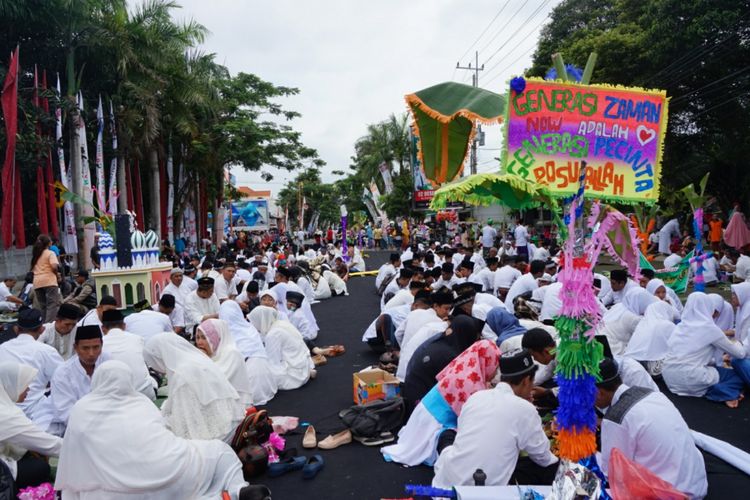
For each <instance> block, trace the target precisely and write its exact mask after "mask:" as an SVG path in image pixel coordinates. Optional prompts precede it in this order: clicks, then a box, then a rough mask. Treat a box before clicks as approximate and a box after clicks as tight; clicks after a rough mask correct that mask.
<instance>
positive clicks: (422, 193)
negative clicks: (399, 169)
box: [409, 133, 435, 209]
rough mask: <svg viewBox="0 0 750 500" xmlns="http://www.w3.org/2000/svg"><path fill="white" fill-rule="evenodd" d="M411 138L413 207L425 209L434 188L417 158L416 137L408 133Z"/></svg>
mask: <svg viewBox="0 0 750 500" xmlns="http://www.w3.org/2000/svg"><path fill="white" fill-rule="evenodd" d="M409 136H410V137H411V165H412V175H413V177H414V206H415V208H419V209H426V208H427V207H429V206H430V201H432V197H433V196H434V195H435V187H434V186H433V185H432V182H430V180H429V179H428V178H427V176H426V175H425V173H424V169H423V168H422V163H421V162H420V161H419V157H418V156H417V149H418V144H417V136H415V135H413V134H411V133H409Z"/></svg>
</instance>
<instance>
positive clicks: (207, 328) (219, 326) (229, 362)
mask: <svg viewBox="0 0 750 500" xmlns="http://www.w3.org/2000/svg"><path fill="white" fill-rule="evenodd" d="M226 302H231V301H226ZM198 330H200V331H201V332H203V335H205V337H206V339H207V340H208V343H209V345H210V346H211V350H212V351H213V352H212V354H211V359H212V360H213V362H214V363H216V365H217V366H218V367H219V368H221V371H222V372H223V373H224V375H226V377H227V379H228V380H229V383H230V384H232V387H234V388H235V390H236V391H237V393H238V394H239V395H240V399H241V401H242V404H243V405H244V406H245V407H248V406H252V393H253V389H252V387H250V379H249V378H248V377H247V372H246V371H245V359H244V357H243V356H242V354H241V353H240V351H239V350H238V349H237V346H236V345H235V343H234V339H233V338H232V335H231V334H230V333H229V328H228V326H227V323H226V322H225V321H223V320H220V319H209V320H206V321H204V322H203V323H201V324H200V326H198Z"/></svg>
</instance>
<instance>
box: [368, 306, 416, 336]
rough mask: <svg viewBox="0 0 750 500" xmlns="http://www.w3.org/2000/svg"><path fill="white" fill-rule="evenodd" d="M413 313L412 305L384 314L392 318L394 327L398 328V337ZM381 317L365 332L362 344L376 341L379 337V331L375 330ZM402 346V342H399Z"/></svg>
mask: <svg viewBox="0 0 750 500" xmlns="http://www.w3.org/2000/svg"><path fill="white" fill-rule="evenodd" d="M410 311H411V305H404V306H399V307H393V308H391V309H389V310H388V311H386V312H383V314H387V315H388V316H390V317H391V322H392V323H393V326H394V327H395V328H396V334H397V335H398V329H399V328H400V327H401V325H402V324H403V322H404V321H405V320H406V317H407V315H408V314H409V312H410ZM379 317H380V315H378V316H377V317H376V318H375V319H374V320H372V323H370V325H369V326H368V327H367V329H366V330H365V333H364V334H363V335H362V342H367V341H368V340H370V339H374V338H375V337H377V336H378V333H377V330H376V328H375V324H376V323H377V321H378V318H379ZM399 344H400V341H399Z"/></svg>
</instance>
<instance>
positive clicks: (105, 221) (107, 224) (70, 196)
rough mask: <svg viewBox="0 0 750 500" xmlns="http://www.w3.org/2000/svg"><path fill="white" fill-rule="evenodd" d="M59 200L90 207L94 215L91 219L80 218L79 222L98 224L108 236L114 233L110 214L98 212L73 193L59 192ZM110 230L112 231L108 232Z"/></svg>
mask: <svg viewBox="0 0 750 500" xmlns="http://www.w3.org/2000/svg"><path fill="white" fill-rule="evenodd" d="M60 199H62V200H64V201H69V202H71V203H76V204H78V205H88V206H90V207H91V208H93V209H94V214H96V215H95V216H93V217H91V216H84V217H81V222H82V223H83V224H91V223H92V222H98V223H99V225H100V226H101V227H102V229H103V230H104V231H107V232H108V233H110V234H113V233H114V218H113V217H112V214H110V213H108V212H104V211H102V210H99V209H98V208H97V207H96V206H94V204H93V203H91V202H89V201H86V200H85V199H83V198H82V197H80V196H78V195H77V194H75V193H73V192H72V191H68V190H63V191H61V192H60ZM110 229H111V230H112V231H110Z"/></svg>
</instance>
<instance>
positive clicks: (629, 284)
mask: <svg viewBox="0 0 750 500" xmlns="http://www.w3.org/2000/svg"><path fill="white" fill-rule="evenodd" d="M639 286H640V285H638V283H636V282H635V281H633V280H631V279H630V278H628V280H627V281H626V282H625V286H624V287H622V289H620V290H612V299H613V301H614V303H615V304H619V303H620V302H622V299H623V298H625V294H626V293H628V291H630V289H632V288H638V287H639Z"/></svg>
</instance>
